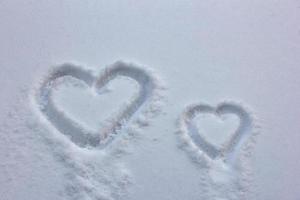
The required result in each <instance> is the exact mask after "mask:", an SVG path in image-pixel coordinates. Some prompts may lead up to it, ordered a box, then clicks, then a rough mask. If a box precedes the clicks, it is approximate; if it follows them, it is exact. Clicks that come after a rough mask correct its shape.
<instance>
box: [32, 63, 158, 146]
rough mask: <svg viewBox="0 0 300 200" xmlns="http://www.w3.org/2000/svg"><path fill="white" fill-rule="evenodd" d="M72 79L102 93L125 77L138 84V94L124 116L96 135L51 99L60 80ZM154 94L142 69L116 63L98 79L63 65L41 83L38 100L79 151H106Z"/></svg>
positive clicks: (51, 120) (148, 78) (119, 116)
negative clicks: (109, 144)
mask: <svg viewBox="0 0 300 200" xmlns="http://www.w3.org/2000/svg"><path fill="white" fill-rule="evenodd" d="M66 76H69V77H72V78H75V79H78V80H80V81H83V82H84V83H85V84H87V85H88V86H89V87H91V88H92V89H95V90H96V91H97V90H100V89H101V88H103V87H104V86H105V85H107V84H108V83H109V82H110V81H112V80H113V79H115V78H116V77H117V76H125V77H129V78H131V79H133V80H135V81H136V82H137V83H138V84H139V86H140V87H139V93H138V95H137V97H136V98H135V99H134V100H133V101H131V103H130V104H129V105H128V106H126V107H125V108H124V109H123V110H121V112H120V113H119V114H118V115H117V116H115V117H114V118H113V120H112V121H111V123H110V125H109V126H108V127H105V129H103V130H98V131H97V133H95V132H91V131H90V130H87V129H85V128H83V126H81V125H80V124H78V123H76V122H75V121H74V120H72V119H71V118H70V117H68V116H67V115H66V114H65V113H64V112H63V111H60V110H59V109H58V108H57V106H56V105H55V103H54V101H53V99H52V98H51V95H52V89H53V86H54V84H55V82H56V81H57V80H58V79H59V78H63V77H66ZM153 90H154V82H153V79H152V77H151V76H150V75H149V74H148V73H147V72H146V71H144V70H143V69H141V68H139V67H137V66H135V65H133V64H128V63H124V62H116V63H115V64H113V65H111V66H109V67H107V68H106V69H105V70H104V71H103V73H101V74H100V75H99V76H95V75H94V74H93V73H92V71H88V70H85V69H83V68H81V67H79V66H75V65H72V64H63V65H61V66H59V67H57V68H55V69H54V70H53V71H52V72H51V73H50V75H49V76H47V78H46V80H45V81H44V82H43V83H42V85H41V87H40V89H39V91H38V94H37V96H36V100H37V104H38V107H39V110H40V111H41V112H42V113H43V114H44V115H45V116H46V118H47V119H48V120H49V122H50V123H51V124H52V125H53V126H54V127H55V128H56V129H57V130H58V131H59V132H61V133H63V134H64V135H66V136H68V137H69V138H70V139H71V141H72V142H73V143H75V144H76V145H78V146H80V147H97V148H103V147H105V146H106V145H107V144H108V143H110V142H111V141H112V140H113V138H114V136H115V135H116V134H117V132H118V131H119V130H120V129H122V127H123V126H124V125H125V124H126V123H127V122H128V121H129V120H130V118H131V117H132V116H133V115H134V114H135V113H136V112H137V111H138V110H139V108H140V107H141V106H142V105H143V104H144V103H145V102H146V101H147V100H148V99H149V98H151V96H152V94H153Z"/></svg>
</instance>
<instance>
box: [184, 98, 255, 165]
mask: <svg viewBox="0 0 300 200" xmlns="http://www.w3.org/2000/svg"><path fill="white" fill-rule="evenodd" d="M200 113H202V114H203V113H204V114H214V115H215V116H217V117H221V116H222V115H224V114H234V115H236V116H237V117H238V118H239V119H240V123H239V125H238V128H237V129H236V130H235V132H234V134H232V135H231V137H230V139H229V140H227V141H225V142H224V143H223V144H222V147H221V148H216V147H215V146H214V145H213V144H211V143H210V142H208V141H207V140H206V139H205V138H204V137H202V136H201V134H200V133H199V132H198V129H197V128H196V126H195V125H194V124H193V122H192V120H193V119H194V118H195V117H196V116H197V114H200ZM252 128H253V119H252V117H251V115H250V113H249V112H248V111H247V110H246V109H244V108H243V107H242V106H241V105H240V104H237V103H234V102H222V103H220V104H218V105H217V106H211V105H209V104H205V103H199V104H192V105H190V106H188V107H187V108H186V109H185V110H184V112H183V113H182V115H181V117H180V131H179V132H180V133H181V135H182V138H183V139H184V140H185V141H186V143H187V144H188V145H189V146H190V147H192V149H194V150H196V151H197V152H198V153H200V154H201V155H202V156H204V157H205V158H206V159H209V160H216V159H219V158H220V159H222V160H224V161H232V160H234V159H235V158H236V156H237V152H238V150H239V148H240V147H241V145H242V144H244V142H245V141H246V139H248V137H249V136H250V134H251V133H252V132H253V131H252Z"/></svg>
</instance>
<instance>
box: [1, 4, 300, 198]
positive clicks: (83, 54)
mask: <svg viewBox="0 0 300 200" xmlns="http://www.w3.org/2000/svg"><path fill="white" fill-rule="evenodd" d="M299 19H300V2H299V1H298V0H285V1H277V0H265V1H261V0H251V1H250V0H245V1H238V0H230V1H220V0H215V1H213V0H207V1H203V0H202V1H177V0H176V1H174V0H172V1H169V0H168V1H134V0H132V1H115V0H112V1H91V0H90V1H58V0H52V1H21V0H20V1H17V0H2V1H0V85H1V90H0V91H1V94H0V110H1V113H0V116H1V118H0V119H1V121H5V119H6V117H7V112H9V111H10V110H11V109H12V108H11V105H12V104H16V103H17V102H16V101H17V100H16V97H17V95H18V93H19V92H20V88H24V87H25V88H30V87H31V85H32V84H33V83H34V81H35V80H36V79H37V78H38V77H36V76H38V75H39V72H40V71H44V70H47V69H48V68H49V67H50V66H52V65H54V64H59V63H63V62H68V61H77V62H80V63H84V64H85V65H86V66H89V67H95V66H99V67H104V66H106V65H108V64H111V63H113V62H115V61H116V60H120V59H124V60H127V61H135V62H138V63H142V64H143V65H146V66H149V67H150V68H152V69H154V70H155V71H156V72H157V73H158V74H159V75H160V76H161V77H162V78H163V79H164V81H165V82H166V83H167V86H168V90H167V92H166V98H167V103H166V105H165V106H164V113H165V114H164V115H161V116H159V117H158V118H156V119H154V121H153V122H152V124H151V126H150V127H149V128H147V129H146V130H145V131H144V133H143V134H145V135H147V136H148V137H149V138H158V139H159V140H158V142H157V143H151V142H149V141H151V140H146V141H144V143H143V142H142V143H141V144H140V146H141V148H139V152H136V153H133V154H132V155H131V156H130V157H127V158H125V162H128V166H129V168H130V170H131V171H132V173H133V174H134V176H135V179H136V184H135V185H133V186H132V188H131V193H130V195H129V198H128V199H133V200H138V199H190V200H192V199H197V191H198V189H197V187H199V185H197V184H198V183H197V181H198V180H197V178H198V177H197V170H196V167H195V166H194V165H193V164H192V163H190V162H189V160H188V158H187V157H188V156H187V155H186V153H185V152H183V151H181V150H179V149H178V148H177V147H176V139H177V138H176V137H177V136H176V134H175V131H176V123H175V122H176V119H177V118H178V116H179V114H180V113H181V112H182V110H183V109H184V107H185V106H186V105H188V104H189V103H191V102H199V101H204V102H209V103H211V104H213V105H214V104H217V103H218V102H219V101H221V100H224V99H232V100H237V101H241V102H243V103H245V104H246V105H248V106H249V107H250V108H251V109H252V111H253V112H254V113H255V114H256V116H257V117H258V119H259V123H260V124H261V125H262V129H261V131H260V133H261V134H260V136H259V137H258V138H257V140H258V143H257V144H256V146H255V152H254V155H253V160H254V166H253V167H254V169H255V170H254V171H255V174H256V176H255V184H256V185H257V188H258V191H257V193H258V197H257V199H259V200H273V199H285V200H296V199H298V198H299V196H300V192H299V191H300V178H299V177H300V171H299V168H300V159H299V153H300V147H299V145H300V135H299V130H300V123H299V119H300V101H299V100H300V92H299V85H300V66H299V64H300V56H299V55H300V24H299ZM24 101H25V100H24ZM21 103H24V104H26V102H21ZM0 130H2V131H1V133H0V134H1V135H0V138H1V142H0V144H1V145H0V159H1V160H0V162H1V163H2V165H1V166H2V169H3V170H0V184H1V185H0V199H2V198H1V196H4V200H19V199H20V200H21V199H44V200H46V199H49V200H50V199H57V196H55V195H56V194H55V193H56V192H57V191H58V190H59V187H60V181H61V179H62V177H60V171H63V170H65V169H62V168H61V167H60V165H59V163H56V162H55V161H54V160H53V158H51V156H50V155H40V156H41V157H42V158H43V159H37V157H36V155H35V154H36V153H37V152H39V151H41V152H42V150H41V149H42V148H44V144H36V143H30V144H29V143H26V142H24V143H22V141H20V140H18V141H14V140H13V139H14V138H11V139H7V138H10V137H11V136H10V135H9V134H7V133H6V132H5V131H3V130H5V127H2V129H0ZM24 137H27V136H25V135H24ZM5 138H6V139H5ZM7 141H10V142H12V143H13V144H12V143H8V142H7ZM17 146H18V147H17ZM43 152H44V151H43ZM49 154H50V153H49ZM9 163H12V164H11V165H9ZM8 166H11V167H8ZM4 168H5V170H4ZM145 172H147V173H145ZM12 174H15V175H12ZM9 176H11V178H10V177H9ZM45 180H47V181H45ZM25 197H26V198H25Z"/></svg>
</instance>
